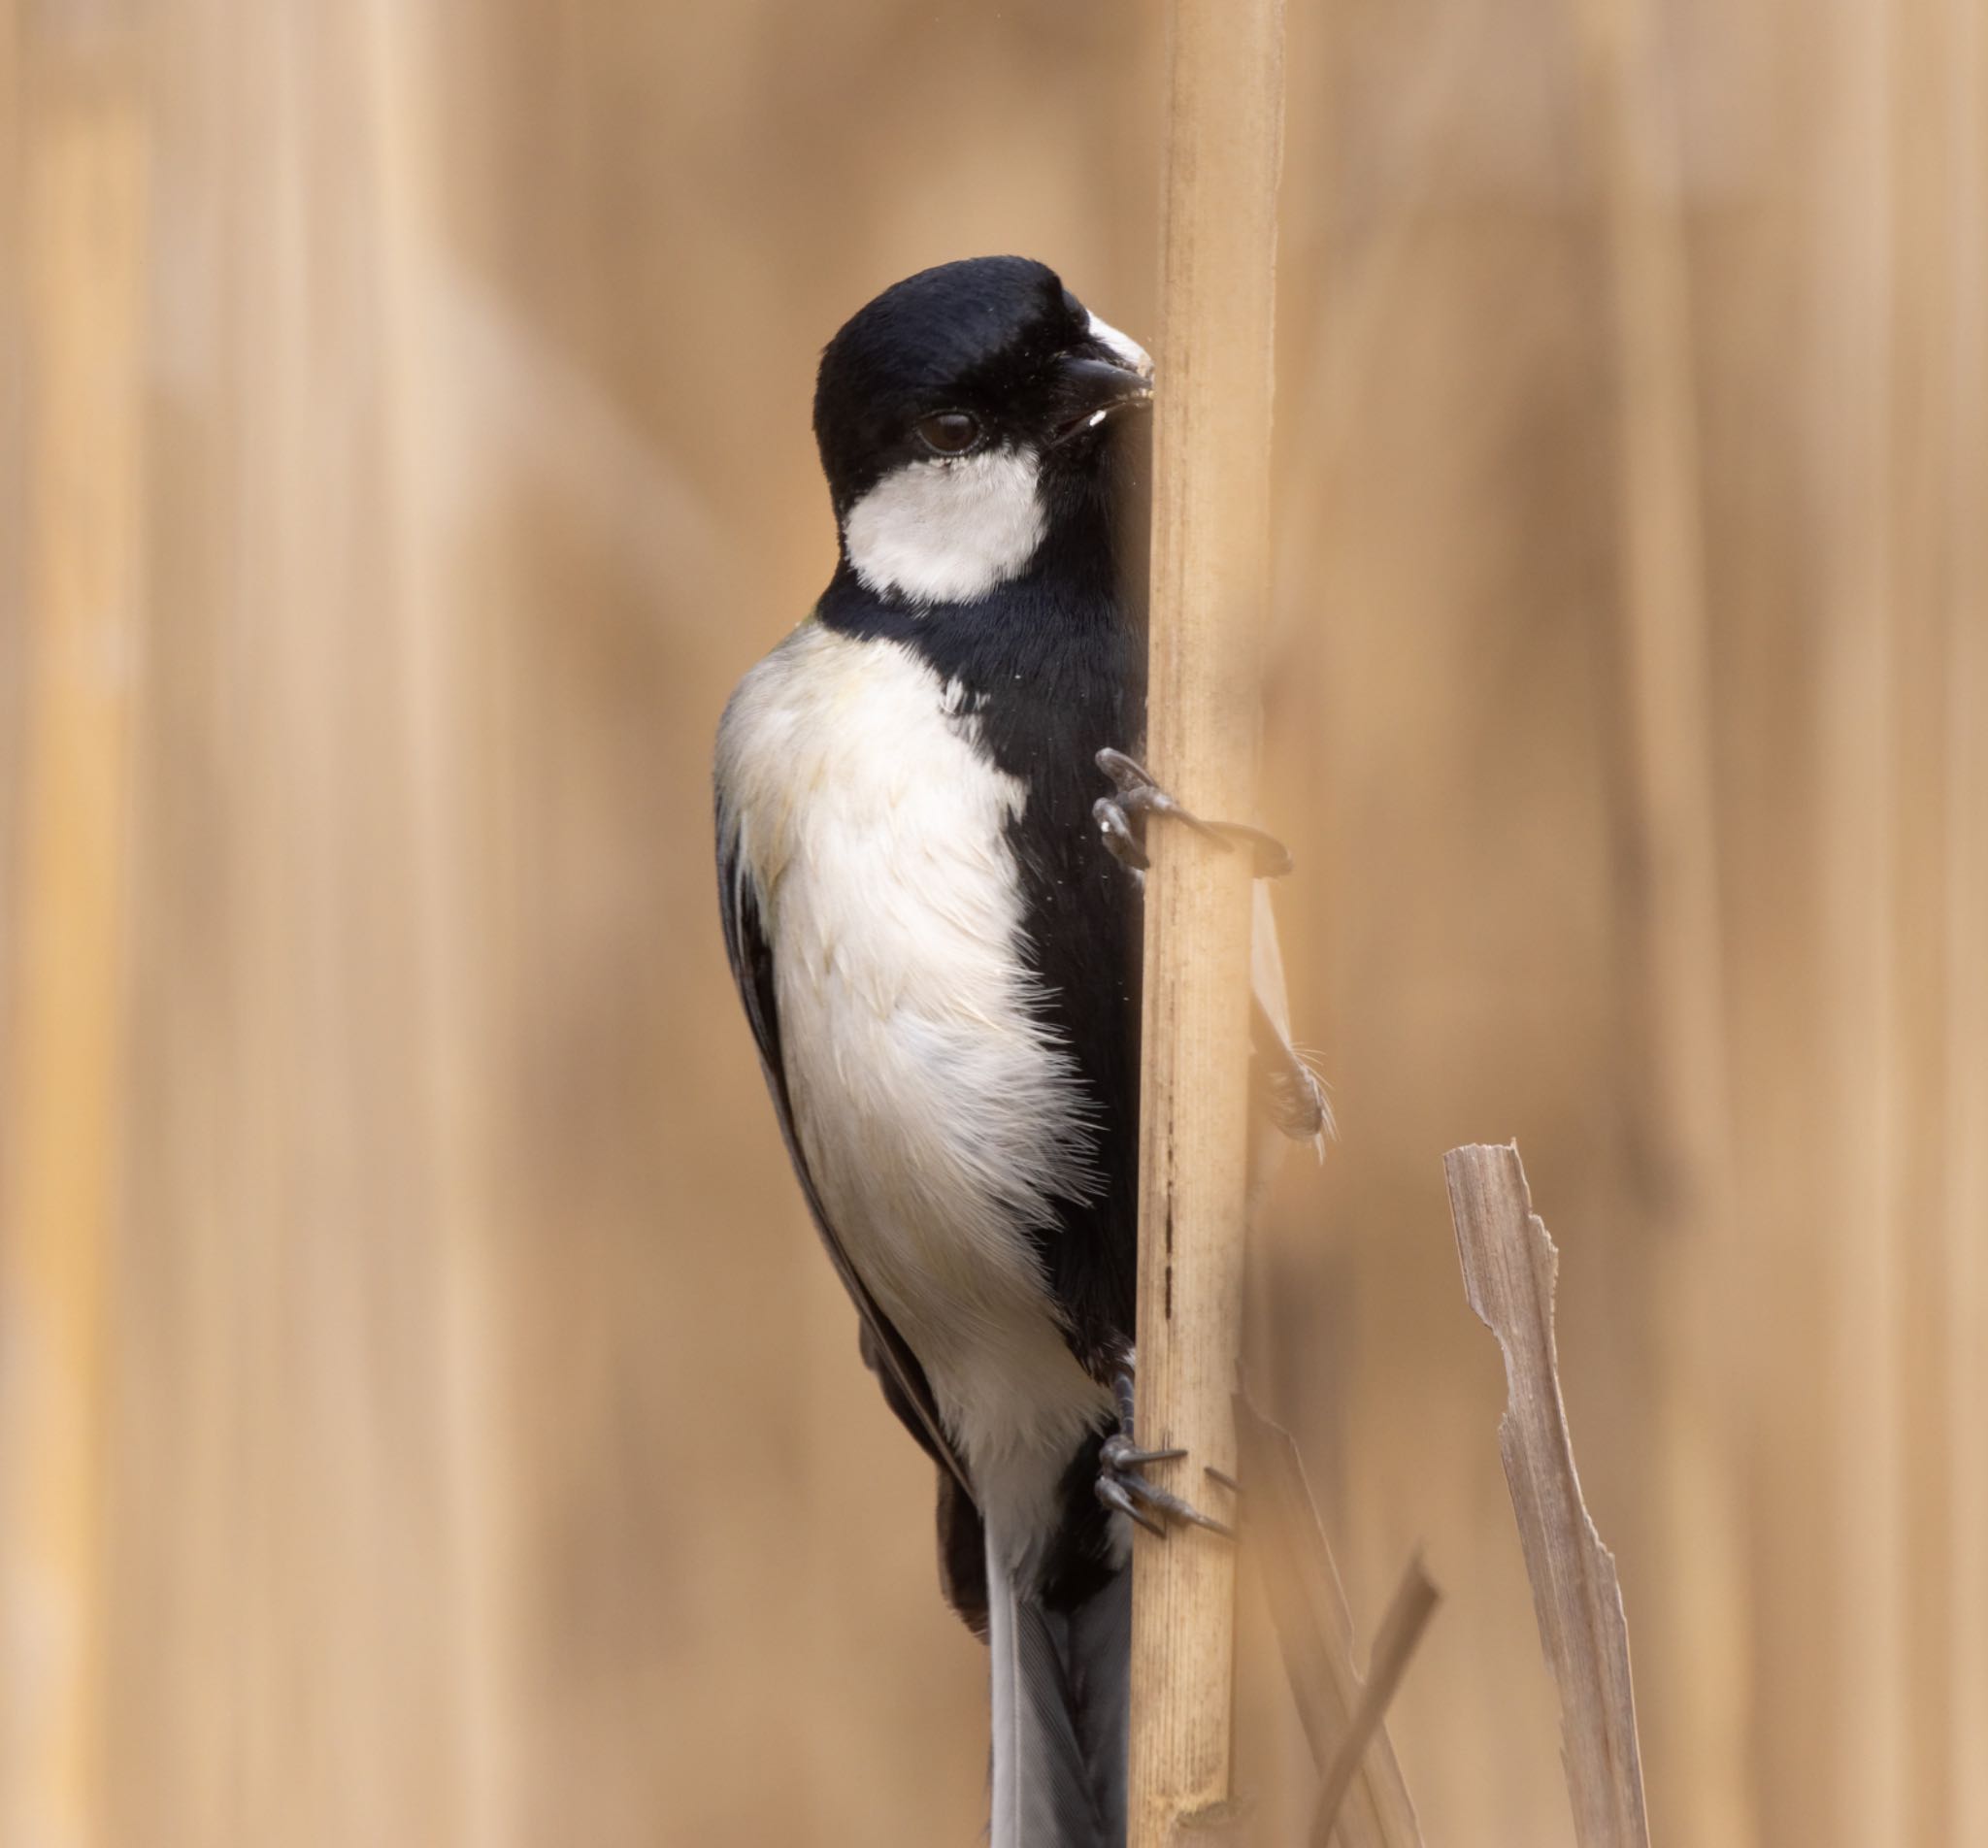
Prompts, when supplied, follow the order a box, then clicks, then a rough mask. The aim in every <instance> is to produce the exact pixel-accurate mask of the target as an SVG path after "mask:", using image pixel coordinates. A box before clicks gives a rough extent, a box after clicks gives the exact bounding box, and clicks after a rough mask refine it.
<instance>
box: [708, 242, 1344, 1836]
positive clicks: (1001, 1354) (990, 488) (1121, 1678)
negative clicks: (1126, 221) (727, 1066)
mask: <svg viewBox="0 0 1988 1848" xmlns="http://www.w3.org/2000/svg"><path fill="white" fill-rule="evenodd" d="M1154 389H1155V380H1154V369H1153V364H1152V361H1151V359H1150V358H1149V356H1148V355H1147V353H1146V352H1145V350H1144V349H1143V347H1141V346H1139V345H1138V343H1137V342H1135V341H1134V340H1132V339H1131V338H1130V337H1129V336H1128V335H1126V334H1123V333H1121V332H1120V331H1119V330H1118V329H1116V328H1115V327H1113V326H1112V325H1111V324H1110V323H1109V322H1107V321H1105V320H1104V319H1102V318H1101V317H1100V316H1098V315H1097V314H1093V313H1091V312H1090V311H1089V310H1088V309H1086V308H1085V307H1084V305H1083V304H1082V302H1080V301H1079V300H1078V299H1077V296H1076V295H1075V294H1074V293H1072V292H1071V290H1070V289H1068V288H1067V287H1065V285H1064V283H1063V281H1062V280H1061V279H1060V277H1059V276H1058V275H1057V273H1056V272H1055V271H1054V270H1052V269H1051V268H1050V267H1048V266H1047V265H1046V264H1044V263H1041V262H1037V261H1034V260H1031V259H1028V258H1023V257H1018V256H988V257H976V258H969V259H965V260H962V261H957V262H951V263H945V264H942V265H939V266H938V267H936V268H932V269H927V270H923V271H920V272H919V273H918V274H916V275H914V276H911V277H909V278H907V279H906V280H904V281H899V282H897V283H895V284H893V285H892V286H891V287H889V288H886V289H884V290H883V291H882V293H880V294H879V295H878V296H877V297H876V298H875V299H874V300H872V301H871V302H869V303H868V304H867V305H866V306H865V307H863V308H862V309H860V310H859V311H858V312H857V313H856V314H854V315H852V316H851V317H850V318H849V319H848V320H847V321H846V322H845V324H844V325H843V326H842V328H841V329H840V330H839V331H838V332H837V333H836V335H835V336H834V338H833V339H832V340H831V341H830V342H829V343H828V345H827V347H825V348H824V349H823V352H822V355H821V360H820V366H819V369H818V373H817V376H816V383H815V392H814V406H813V424H814V435H815V439H816V444H817V447H818V449H819V453H820V460H821V467H822V472H823V475H824V477H825V478H826V481H827V486H828V492H829V500H830V504H831V507H832V509H833V512H834V514H835V521H836V533H837V541H838V545H837V559H836V564H835V568H834V572H833V575H832V576H831V578H830V579H829V582H828V586H827V588H826V589H825V590H824V591H823V592H822V594H821V596H820V598H819V599H818V600H817V602H816V603H815V605H814V608H813V610H812V613H810V614H809V615H808V617H807V618H806V619H805V620H804V621H803V622H802V623H801V624H800V626H799V627H798V628H796V629H794V630H793V631H792V632H791V633H790V634H789V635H788V636H787V637H786V639H785V640H784V641H782V642H781V643H780V644H779V645H778V646H777V647H775V648H774V650H773V651H772V652H771V653H770V654H768V655H767V656H766V657H765V658H764V659H762V660H761V661H760V662H758V664H757V665H756V666H754V667H752V668H751V669H750V670H749V671H748V672H747V673H746V676H745V677H744V678H743V679H742V680H741V681H740V682H739V684H738V687H737V689H736V690H735V692H734V693H733V695H732V697H731V700H730V701H729V703H728V705H727V706H726V708H725V710H724V714H723V717H722V719H721V720H720V723H719V726H718V734H717V743H716V751H715V764H714V794H715V805H714V806H715V826H716V847H717V863H718V888H719V908H720V912H721V917H722V922H723V927H724V937H725V945H726V950H727V954H728V957H729V960H730V964H731V969H732V973H733V975H734V978H735V980H736V981H737V984H738V987H739V991H740V995H741V997H742V999H743V1001H744V1004H745V1009H746V1017H747V1020H748V1022H749V1024H750V1027H751V1030H752V1033H753V1037H754V1039H755V1040H756V1042H757V1046H758V1050H759V1054H760V1059H761V1063H762V1066H763V1069H764V1074H765V1077H766V1082H767V1086H768V1090H769V1092H770V1094H771V1097H772V1101H773V1104H774V1107H775V1110H776V1113H777V1115H778V1117H779V1125H780V1129H781V1131H782V1134H783V1136H784V1139H785V1142H786V1147H787V1152H788V1154H789V1156H790V1158H791V1161H792V1165H793V1168H794V1171H795V1173H796V1175H797V1177H798V1179H799V1181H800V1185H801V1188H802V1191H803V1193H804V1194H805V1196H806V1198H807V1202H808V1205H809V1206H810V1208H811V1210H812V1216H813V1219H814V1222H815V1226H816V1229H817V1230H818V1232H819V1234H820V1237H821V1241H822V1243H823V1245H824V1246H825V1248H826V1250H827V1252H828V1255H829V1257H830V1259H831V1261H832V1263H833V1264H834V1267H835V1269H836V1271H837V1272H838V1273H839V1275H840V1277H841V1279H842V1282H843V1284H844V1286H845V1289H846V1290H847V1292H848V1295H849V1297H850V1299H851V1300H852V1302H853V1304H854V1305H855V1308H856V1310H857V1318H858V1325H859V1341H860V1346H861V1351H862V1354H863V1357H864V1359H865V1360H866V1362H867V1363H868V1364H869V1366H870V1368H871V1369H872V1370H873V1371H874V1372H875V1374H876V1375H877V1377H878V1383H879V1384H880V1386H881V1388H882V1393H883V1397H884V1399H885V1401H886V1402H887V1403H888V1404H889V1406H890V1407H891V1409H892V1410H893V1411H894V1412H895V1413H896V1414H897V1416H898V1417H899V1419H900V1420H901V1421H902V1422H903V1423H904V1424H905V1426H906V1427H907V1428H908V1429H909V1430H910V1432H911V1435H912V1436H914V1437H915V1438H916V1439H917V1440H918V1442H919V1443H920V1444H921V1445H922V1446H923V1447H924V1449H925V1450H926V1452H927V1453H928V1454H929V1455H930V1457H931V1458H932V1460H933V1462H934V1464H935V1465H936V1466H937V1479H938V1488H939V1496H938V1533H939V1555H940V1575H941V1580H942V1585H943V1588H944V1592H945V1595H946V1597H947V1598H948V1600H949V1601H950V1602H951V1604H952V1605H953V1607H954V1608H955V1609H956V1610H957V1611H958V1612H959V1614H960V1615H961V1616H962V1618H963V1619H964V1620H965V1621H966V1622H967V1623H968V1624H969V1626H970V1627H971V1628H973V1629H974V1630H975V1631H976V1633H977V1634H980V1635H982V1636H983V1637H984V1638H985V1640H986V1642H987V1645H988V1651H989V1685H990V1708H991V1733H992V1741H991V1752H990V1764H991V1770H990V1786H991V1788H990V1811H991V1816H990V1828H989V1839H990V1841H991V1843H992V1848H1119V1844H1121V1843H1122V1842H1123V1840H1124V1836H1125V1818H1126V1791H1125V1775H1126V1772H1125V1766H1126V1742H1127V1726H1128V1713H1129V1704H1130V1672H1131V1670H1130V1635H1131V1593H1130V1579H1131V1573H1130V1570H1129V1558H1130V1545H1131V1528H1132V1525H1133V1524H1134V1523H1138V1524H1141V1525H1143V1526H1146V1527H1148V1528H1150V1529H1151V1530H1153V1531H1154V1532H1156V1533H1164V1532H1166V1531H1168V1530H1169V1529H1170V1528H1171V1527H1173V1526H1174V1525H1176V1524H1177V1523H1179V1522H1183V1521H1186V1522H1193V1523H1197V1524H1199V1525H1202V1526H1205V1527H1212V1528H1216V1529H1218V1530H1221V1531H1226V1528H1225V1524H1224V1523H1222V1522H1220V1521H1219V1520H1217V1519H1216V1518H1215V1517H1213V1516H1212V1515H1209V1514H1207V1513H1205V1512H1203V1511H1202V1510H1201V1509H1199V1508H1197V1507H1195V1506H1194V1505H1193V1504H1192V1502H1189V1501H1188V1500H1187V1499H1186V1498H1184V1497H1182V1496H1178V1495H1176V1494H1174V1493H1172V1492H1170V1491H1169V1490H1167V1489H1166V1488H1164V1487H1162V1486H1160V1485H1159V1484H1158V1483H1157V1482H1155V1481H1154V1480H1153V1479H1152V1477H1151V1475H1150V1474H1149V1473H1148V1471H1150V1470H1152V1469H1156V1468H1157V1467H1158V1466H1160V1465H1162V1464H1165V1463H1170V1462H1174V1461H1176V1460H1177V1459H1178V1457H1179V1455H1180V1453H1178V1452H1173V1451H1160V1452H1155V1451H1148V1450H1143V1449H1142V1448H1141V1447H1140V1446H1139V1443H1138V1441H1137V1437H1136V1435H1135V1433H1134V1432H1133V1429H1132V1377H1133V1371H1134V1369H1135V1367H1136V1359H1137V1357H1136V1351H1135V1345H1134V1343H1135V1336H1136V1330H1137V1307H1138V1304H1137V1276H1136V1273H1137V1235H1136V1227H1137V1216H1138V1129H1139V1032H1140V960H1141V934H1142V911H1141V905H1142V893H1143V868H1144V863H1145V851H1144V845H1143V837H1144V832H1145V827H1146V824H1147V823H1148V821H1149V820H1152V819H1154V818H1157V817H1167V818H1174V817H1177V818H1180V819H1184V820H1185V821H1186V822H1188V823H1189V824H1191V825H1193V826H1195V827H1206V828H1209V829H1210V830H1212V831H1213V832H1216V833H1217V834H1219V835H1220V836H1221V837H1222V838H1224V839H1225V840H1229V841H1232V842H1236V843H1237V844H1239V845H1241V846H1242V847H1243V848H1244V849H1245V850H1247V851H1249V852H1251V854H1252V856H1253V858H1254V860H1255V862H1256V870H1257V871H1258V872H1259V873H1263V874H1268V873H1275V872H1277V871H1281V870H1282V864H1281V859H1280V849H1278V848H1276V843H1275V842H1271V841H1270V839H1269V837H1267V836H1262V835H1260V834H1258V833H1256V831H1254V830H1251V829H1248V828H1241V827H1231V826H1228V825H1226V824H1221V823H1204V822H1202V821H1201V820H1200V819H1199V818H1198V817H1195V816H1192V815H1191V814H1188V813H1187V812H1186V811H1185V810H1184V809H1181V808H1180V806H1179V805H1178V804H1177V803H1175V802H1174V801H1173V800H1172V798H1171V797H1170V796H1169V795H1168V794H1167V792H1166V791H1165V790H1163V789H1161V788H1160V786H1159V785H1158V784H1157V783H1155V782H1154V781H1153V780H1152V779H1151V778H1150V777H1149V776H1146V775H1145V773H1144V771H1143V769H1142V767H1141V766H1140V763H1139V761H1138V756H1137V753H1138V751H1139V749H1140V748H1141V747H1142V741H1143V735H1144V729H1145V683H1146V671H1145V647H1146V626H1145V596H1146V585H1145V559H1146V550H1147V532H1148V526H1149V522H1150V509H1149V497H1148V479H1149V473H1150V462H1149V458H1150V451H1151V445H1150V434H1149V421H1150V420H1149V418H1147V416H1146V415H1145V414H1144V413H1146V411H1147V410H1148V409H1149V407H1150V405H1151V403H1152V399H1153V394H1154ZM1257 889H1258V894H1259V904H1258V908H1257V931H1256V940H1255V941H1256V950H1257V955H1256V993H1255V996H1254V1001H1253V1022H1254V1029H1253V1033H1252V1071H1253V1074H1254V1094H1255V1097H1256V1099H1257V1103H1258V1108H1257V1112H1256V1114H1257V1119H1258V1122H1259V1124H1260V1125H1268V1126H1269V1127H1270V1130H1271V1132H1272V1135H1273V1137H1275V1136H1276V1135H1282V1136H1286V1137H1291V1138H1296V1139H1310V1140H1313V1141H1314V1142H1315V1141H1316V1140H1317V1139H1318V1138H1319V1137H1320V1136H1321V1135H1322V1133H1323V1131H1324V1129H1325V1127H1326V1125H1327V1121H1328V1117H1327V1110H1326V1104H1325V1098H1324V1093H1323V1089H1322V1086H1321V1085H1320V1083H1319V1081H1318V1079H1317V1078H1316V1076H1315V1074H1314V1073H1313V1072H1312V1071H1311V1068H1310V1067H1309V1064H1308V1063H1307V1062H1306V1061H1304V1060H1303V1059H1301V1058H1300V1057H1299V1056H1298V1055H1297V1054H1296V1053H1295V1052H1294V1051H1293V1050H1292V1048H1291V1045H1290V1040H1289V1032H1288V1023H1287V1019H1286V1017H1285V1013H1284V1003H1283V993H1282V974H1281V970H1280V968H1279V967H1278V966H1277V957H1276V939H1275V934H1274V929H1273V928H1272V927H1271V926H1270V924H1269V913H1268V907H1267V905H1266V904H1265V903H1263V902H1262V892H1263V888H1262V886H1261V885H1259V886H1258V888H1257ZM1259 1139H1260V1140H1264V1139H1265V1138H1263V1137H1261V1136H1260V1137H1259Z"/></svg>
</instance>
